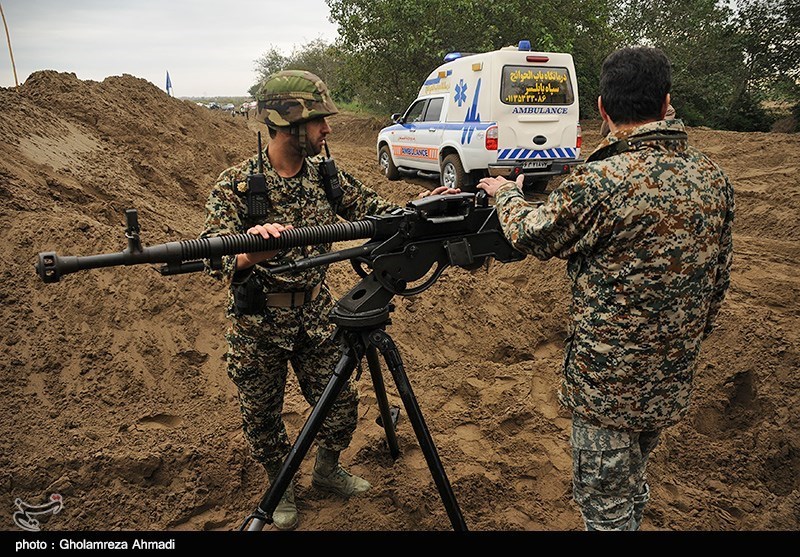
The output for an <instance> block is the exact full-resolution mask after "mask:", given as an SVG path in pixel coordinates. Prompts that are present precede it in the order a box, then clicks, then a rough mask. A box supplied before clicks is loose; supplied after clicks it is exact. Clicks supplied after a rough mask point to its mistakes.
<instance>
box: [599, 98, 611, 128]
mask: <svg viewBox="0 0 800 557" xmlns="http://www.w3.org/2000/svg"><path fill="white" fill-rule="evenodd" d="M597 110H599V111H600V117H601V118H602V119H603V120H605V121H606V122H608V121H609V120H608V114H607V113H606V109H605V108H603V97H597Z"/></svg>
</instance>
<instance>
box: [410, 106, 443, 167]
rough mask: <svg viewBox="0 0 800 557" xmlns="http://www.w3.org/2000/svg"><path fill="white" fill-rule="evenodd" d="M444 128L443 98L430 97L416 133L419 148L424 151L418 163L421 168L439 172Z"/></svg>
mask: <svg viewBox="0 0 800 557" xmlns="http://www.w3.org/2000/svg"><path fill="white" fill-rule="evenodd" d="M444 128H445V126H444V97H432V98H430V99H428V106H427V108H426V109H425V116H424V118H423V120H422V122H421V123H420V127H419V130H418V131H417V138H418V140H419V142H420V146H421V147H423V148H424V149H425V150H426V151H425V155H426V157H425V159H424V160H421V161H420V167H421V168H424V169H425V170H432V171H434V172H438V171H439V149H440V148H441V145H442V141H443V139H444V137H443V136H444ZM422 164H424V165H425V166H424V167H423V166H422Z"/></svg>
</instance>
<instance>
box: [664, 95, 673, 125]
mask: <svg viewBox="0 0 800 557" xmlns="http://www.w3.org/2000/svg"><path fill="white" fill-rule="evenodd" d="M671 100H672V99H671V98H670V96H669V93H667V96H666V97H664V102H663V103H661V120H663V119H664V117H665V116H666V115H667V109H669V105H670V101H671Z"/></svg>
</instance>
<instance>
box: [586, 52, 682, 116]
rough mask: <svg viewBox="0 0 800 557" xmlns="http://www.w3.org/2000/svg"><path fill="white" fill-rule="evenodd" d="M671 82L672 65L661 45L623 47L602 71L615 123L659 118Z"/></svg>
mask: <svg viewBox="0 0 800 557" xmlns="http://www.w3.org/2000/svg"><path fill="white" fill-rule="evenodd" d="M671 86H672V66H671V64H670V62H669V59H668V58H667V56H666V54H664V53H663V52H662V51H661V50H660V49H658V48H650V47H643V46H639V47H626V48H621V49H619V50H617V51H615V52H612V53H611V54H609V55H608V57H607V58H606V59H605V60H604V61H603V68H602V70H601V71H600V96H601V97H602V101H603V108H604V109H605V111H606V113H607V114H608V117H609V118H611V121H612V122H614V123H615V124H631V123H636V122H646V121H648V120H659V119H660V118H661V107H662V106H663V105H664V99H665V97H666V96H667V93H669V90H670V87H671Z"/></svg>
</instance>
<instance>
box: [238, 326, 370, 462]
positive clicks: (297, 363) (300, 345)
mask: <svg viewBox="0 0 800 557" xmlns="http://www.w3.org/2000/svg"><path fill="white" fill-rule="evenodd" d="M300 336H301V337H302V338H298V339H296V341H295V343H294V350H291V351H290V350H287V349H285V348H281V347H279V346H276V345H275V344H273V343H271V342H270V339H269V338H268V337H264V336H258V335H254V334H252V331H251V330H249V329H247V328H246V327H243V326H241V325H238V324H237V322H236V320H234V321H233V325H232V326H231V328H230V330H229V331H228V333H227V334H226V336H225V338H226V340H227V341H228V355H227V358H228V376H229V377H230V378H231V379H232V380H233V382H234V383H235V384H236V387H237V388H238V390H239V405H240V408H241V411H242V421H243V429H244V434H245V436H246V437H247V440H248V442H249V443H250V447H251V448H252V451H253V456H254V458H255V459H256V460H258V461H259V462H260V463H261V464H262V465H264V467H265V468H267V469H268V470H269V469H274V468H275V467H276V466H279V465H280V464H281V463H282V462H283V461H284V459H285V458H286V455H288V454H289V451H290V449H291V445H290V443H289V440H288V437H287V435H286V427H285V425H284V422H283V416H282V410H283V399H284V391H285V389H286V377H287V373H288V365H287V364H288V363H289V362H291V364H292V370H293V371H294V373H295V375H296V376H297V380H298V383H299V384H300V389H301V391H302V393H303V397H305V399H306V401H307V402H308V403H309V404H310V405H312V406H313V405H314V404H316V402H317V400H319V397H320V395H321V394H322V391H323V390H324V389H325V386H326V385H327V384H328V381H329V379H330V377H331V374H332V373H333V370H334V368H335V366H336V363H337V362H338V361H339V357H340V349H339V347H338V346H337V345H336V344H334V343H333V342H332V341H331V340H329V339H326V340H325V341H323V342H319V341H316V340H312V339H311V338H309V337H308V335H306V334H305V333H304V332H303V331H302V329H301V332H300ZM357 419H358V391H357V390H356V387H355V385H354V383H353V381H352V379H351V380H350V381H349V382H348V384H347V385H346V386H345V387H344V388H343V389H342V392H341V393H340V394H339V396H338V398H337V399H336V402H335V403H334V404H333V407H332V408H331V411H330V412H329V413H328V416H327V418H326V419H325V421H324V422H323V424H322V427H321V429H320V431H319V434H318V436H317V441H318V443H319V444H320V445H321V446H323V447H325V448H326V449H330V450H334V451H341V450H343V449H345V448H346V447H347V446H348V445H349V444H350V441H351V440H352V437H353V432H354V431H355V429H356V421H357Z"/></svg>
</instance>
